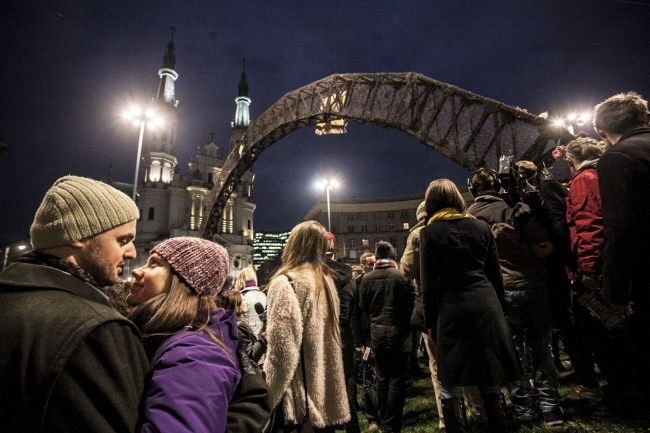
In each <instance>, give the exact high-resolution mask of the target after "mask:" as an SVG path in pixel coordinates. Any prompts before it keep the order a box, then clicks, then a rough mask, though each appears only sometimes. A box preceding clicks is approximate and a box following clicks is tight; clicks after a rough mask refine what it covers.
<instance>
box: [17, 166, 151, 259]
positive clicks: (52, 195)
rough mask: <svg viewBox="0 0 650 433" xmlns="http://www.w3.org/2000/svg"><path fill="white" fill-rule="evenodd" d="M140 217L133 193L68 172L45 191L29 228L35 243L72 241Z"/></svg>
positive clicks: (41, 245)
mask: <svg viewBox="0 0 650 433" xmlns="http://www.w3.org/2000/svg"><path fill="white" fill-rule="evenodd" d="M138 218H139V213H138V208H137V206H136V205H135V203H134V202H133V200H131V198H130V197H129V196H127V195H126V194H124V193H123V192H120V191H118V190H117V189H115V188H113V187H112V186H110V185H107V184H105V183H103V182H100V181H98V180H94V179H89V178H86V177H78V176H64V177H62V178H60V179H58V180H57V181H56V182H54V185H52V187H51V188H50V189H49V190H48V191H47V192H46V193H45V197H43V201H42V202H41V205H40V206H39V207H38V210H37V211H36V215H35V216H34V222H33V223H32V227H31V228H30V230H29V232H30V235H31V242H32V247H33V248H34V249H35V250H42V249H46V248H52V247H60V246H64V245H69V244H71V243H72V242H75V241H80V240H82V239H86V238H89V237H91V236H94V235H97V234H100V233H102V232H105V231H106V230H110V229H112V228H115V227H117V226H120V225H122V224H126V223H128V222H129V221H133V220H137V219H138Z"/></svg>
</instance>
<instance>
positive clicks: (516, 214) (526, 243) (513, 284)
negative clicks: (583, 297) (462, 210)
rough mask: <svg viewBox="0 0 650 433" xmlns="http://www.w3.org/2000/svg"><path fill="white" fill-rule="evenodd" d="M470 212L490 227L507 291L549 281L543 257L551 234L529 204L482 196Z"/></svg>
mask: <svg viewBox="0 0 650 433" xmlns="http://www.w3.org/2000/svg"><path fill="white" fill-rule="evenodd" d="M467 212H469V213H470V214H472V215H474V216H475V217H476V218H478V219H481V220H483V221H485V222H487V223H488V224H489V225H490V228H491V230H492V233H493V235H494V238H495V240H496V244H497V248H498V250H499V264H500V267H501V273H502V277H503V285H504V287H505V288H506V289H507V290H516V289H519V288H521V287H525V286H528V285H529V284H530V283H531V282H537V281H542V282H543V281H545V280H546V266H545V262H544V254H548V252H550V251H551V250H548V252H546V251H542V248H543V246H545V245H548V246H549V248H550V245H551V244H550V242H548V240H549V238H548V234H547V232H546V230H544V228H543V227H542V226H541V225H540V223H539V222H538V221H537V219H536V218H535V216H534V215H533V214H532V213H531V212H530V209H529V208H527V206H526V205H522V204H520V205H518V206H516V207H511V206H510V205H509V204H508V203H507V202H506V201H505V200H503V199H502V198H499V197H496V196H493V195H481V196H479V197H477V198H476V200H475V201H474V203H472V205H471V206H470V207H469V208H468V209H467Z"/></svg>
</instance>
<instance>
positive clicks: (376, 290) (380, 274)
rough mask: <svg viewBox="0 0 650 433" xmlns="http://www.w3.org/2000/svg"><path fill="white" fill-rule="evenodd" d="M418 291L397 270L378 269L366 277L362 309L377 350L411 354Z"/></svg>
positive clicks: (361, 300)
mask: <svg viewBox="0 0 650 433" xmlns="http://www.w3.org/2000/svg"><path fill="white" fill-rule="evenodd" d="M414 297H415V289H414V287H413V285H412V284H411V282H410V281H409V280H408V279H406V278H405V277H404V276H402V274H401V273H400V271H399V270H398V269H397V268H384V269H375V270H373V271H371V272H368V273H367V274H365V275H364V276H363V280H362V281H361V288H360V289H359V307H360V309H361V312H362V314H363V315H365V316H367V317H368V322H369V324H370V344H371V346H372V348H373V349H374V350H383V351H392V352H409V351H410V349H411V338H410V335H411V314H412V313H413V300H414Z"/></svg>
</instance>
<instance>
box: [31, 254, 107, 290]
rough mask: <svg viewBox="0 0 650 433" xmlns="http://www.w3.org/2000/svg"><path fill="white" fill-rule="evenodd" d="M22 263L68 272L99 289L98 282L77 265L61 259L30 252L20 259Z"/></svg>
mask: <svg viewBox="0 0 650 433" xmlns="http://www.w3.org/2000/svg"><path fill="white" fill-rule="evenodd" d="M20 261H21V262H23V263H31V264H33V265H45V266H50V267H52V268H56V269H59V270H61V271H63V272H66V273H68V274H70V275H72V276H73V277H76V278H79V279H80V280H81V281H84V282H86V283H88V284H90V285H91V286H93V287H96V288H99V284H97V281H95V279H94V278H93V277H92V276H91V275H90V274H89V273H88V272H86V271H84V270H83V269H82V268H80V267H79V266H77V265H74V264H72V263H68V262H66V261H65V260H62V259H61V258H59V257H56V256H53V255H50V254H45V253H42V252H40V251H30V252H28V253H25V254H23V255H22V257H21V258H20Z"/></svg>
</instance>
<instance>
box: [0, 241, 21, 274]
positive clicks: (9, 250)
mask: <svg viewBox="0 0 650 433" xmlns="http://www.w3.org/2000/svg"><path fill="white" fill-rule="evenodd" d="M11 247H12V245H7V246H6V247H5V253H4V258H3V260H2V270H4V269H5V268H6V267H7V263H8V262H9V253H10V252H11ZM26 248H27V245H23V244H20V245H16V249H17V250H18V251H24V250H25V249H26Z"/></svg>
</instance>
